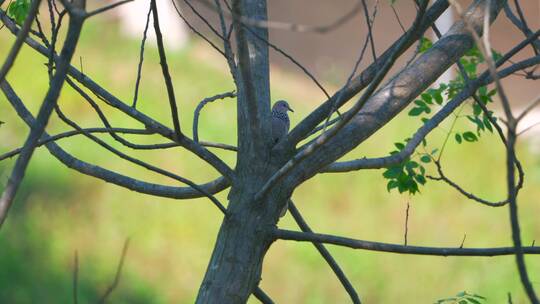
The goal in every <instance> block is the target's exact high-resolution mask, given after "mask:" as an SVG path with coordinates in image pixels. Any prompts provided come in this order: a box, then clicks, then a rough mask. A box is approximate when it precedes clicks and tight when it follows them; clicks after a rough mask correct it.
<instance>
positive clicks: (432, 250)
mask: <svg viewBox="0 0 540 304" xmlns="http://www.w3.org/2000/svg"><path fill="white" fill-rule="evenodd" d="M273 235H274V238H275V239H281V240H291V241H298V242H312V243H313V242H318V243H325V244H332V245H337V246H343V247H349V248H352V249H364V250H370V251H380V252H391V253H400V254H415V255H432V256H443V257H447V256H500V255H513V254H515V252H516V249H515V248H514V247H493V248H454V247H424V246H409V245H407V246H405V245H397V244H388V243H380V242H371V241H364V240H357V239H351V238H347V237H341V236H335V235H330V234H320V233H308V232H298V231H292V230H284V229H276V230H274V233H273ZM522 250H523V253H526V254H540V247H538V246H536V247H523V248H522Z"/></svg>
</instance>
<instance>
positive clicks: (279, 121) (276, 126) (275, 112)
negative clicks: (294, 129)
mask: <svg viewBox="0 0 540 304" xmlns="http://www.w3.org/2000/svg"><path fill="white" fill-rule="evenodd" d="M288 111H291V112H294V111H293V109H291V107H290V106H289V104H288V103H287V102H286V101H285V100H278V101H276V102H275V103H274V105H273V106H272V144H273V145H275V144H277V143H278V142H279V141H280V140H281V139H282V138H283V137H285V136H287V133H289V127H290V125H291V122H290V120H289V115H288V113H287V112H288Z"/></svg>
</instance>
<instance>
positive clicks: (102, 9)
mask: <svg viewBox="0 0 540 304" xmlns="http://www.w3.org/2000/svg"><path fill="white" fill-rule="evenodd" d="M131 1H133V0H122V1H118V2H115V3H113V4H109V5H106V6H104V7H101V8H98V9H96V10H94V11H91V12H89V13H88V14H87V15H86V18H90V17H92V16H95V15H97V14H101V13H104V12H106V11H108V10H111V9H113V8H115V7H118V6H120V5H123V4H126V3H128V2H131Z"/></svg>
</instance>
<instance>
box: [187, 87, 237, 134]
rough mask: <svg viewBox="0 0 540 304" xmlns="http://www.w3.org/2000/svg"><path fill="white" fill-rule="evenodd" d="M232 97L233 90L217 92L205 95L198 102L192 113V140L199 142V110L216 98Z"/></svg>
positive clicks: (234, 94)
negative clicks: (205, 96) (208, 95)
mask: <svg viewBox="0 0 540 304" xmlns="http://www.w3.org/2000/svg"><path fill="white" fill-rule="evenodd" d="M233 97H236V92H235V91H231V92H226V93H222V94H217V95H214V96H212V97H207V98H205V99H203V100H201V102H199V104H198V105H197V107H196V108H195V112H194V113H193V141H195V142H199V115H200V114H201V110H202V109H203V107H204V106H205V105H206V104H207V103H209V102H214V101H216V100H218V99H225V98H233Z"/></svg>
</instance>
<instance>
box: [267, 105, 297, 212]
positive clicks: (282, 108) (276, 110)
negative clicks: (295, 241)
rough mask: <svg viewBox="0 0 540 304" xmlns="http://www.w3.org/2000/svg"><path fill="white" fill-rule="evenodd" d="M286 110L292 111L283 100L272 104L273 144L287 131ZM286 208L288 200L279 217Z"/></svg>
mask: <svg viewBox="0 0 540 304" xmlns="http://www.w3.org/2000/svg"><path fill="white" fill-rule="evenodd" d="M288 111H291V112H294V110H293V109H291V107H290V106H289V104H288V103H287V102H286V101H285V100H278V101H276V103H274V105H273V106H272V140H273V142H272V144H274V145H275V144H277V143H278V142H279V141H280V140H281V139H282V138H284V137H285V136H287V133H289V127H290V126H291V121H290V120H289V115H288V113H287V112H288ZM287 209H289V200H287V203H286V204H285V206H284V207H283V209H281V212H280V214H279V217H283V216H284V215H285V213H287Z"/></svg>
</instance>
